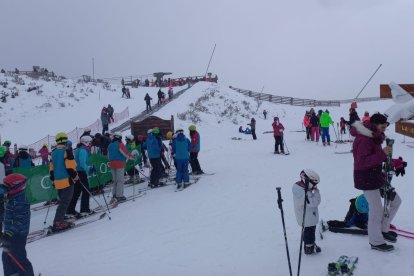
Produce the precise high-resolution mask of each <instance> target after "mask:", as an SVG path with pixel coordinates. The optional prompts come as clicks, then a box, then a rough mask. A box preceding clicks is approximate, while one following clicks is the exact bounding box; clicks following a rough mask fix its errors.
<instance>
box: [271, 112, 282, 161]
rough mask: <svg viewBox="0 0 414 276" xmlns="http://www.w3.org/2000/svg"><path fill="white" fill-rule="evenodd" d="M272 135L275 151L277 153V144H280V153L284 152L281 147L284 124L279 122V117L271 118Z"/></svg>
mask: <svg viewBox="0 0 414 276" xmlns="http://www.w3.org/2000/svg"><path fill="white" fill-rule="evenodd" d="M272 127H273V136H274V137H275V153H276V154H279V146H280V153H282V154H285V150H284V148H283V131H284V130H285V128H284V126H283V125H282V123H281V122H279V118H278V117H275V118H274V119H273V124H272Z"/></svg>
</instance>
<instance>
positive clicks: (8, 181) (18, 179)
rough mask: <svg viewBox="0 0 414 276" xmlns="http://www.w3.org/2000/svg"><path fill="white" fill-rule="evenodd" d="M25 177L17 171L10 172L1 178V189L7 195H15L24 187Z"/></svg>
mask: <svg viewBox="0 0 414 276" xmlns="http://www.w3.org/2000/svg"><path fill="white" fill-rule="evenodd" d="M26 182H27V178H26V177H25V176H24V175H22V174H19V173H12V174H9V175H8V176H6V177H5V178H4V179H3V184H2V186H3V189H4V192H5V193H8V194H9V195H15V194H17V193H18V192H20V191H22V190H24V188H26Z"/></svg>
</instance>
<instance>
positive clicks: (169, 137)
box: [165, 131, 173, 140]
mask: <svg viewBox="0 0 414 276" xmlns="http://www.w3.org/2000/svg"><path fill="white" fill-rule="evenodd" d="M165 137H166V138H167V140H171V139H172V138H173V133H172V131H168V132H167V135H166V136H165Z"/></svg>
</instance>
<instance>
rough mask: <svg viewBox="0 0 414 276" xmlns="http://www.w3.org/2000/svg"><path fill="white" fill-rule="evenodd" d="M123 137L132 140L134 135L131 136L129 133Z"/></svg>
mask: <svg viewBox="0 0 414 276" xmlns="http://www.w3.org/2000/svg"><path fill="white" fill-rule="evenodd" d="M125 139H126V140H128V141H134V136H132V135H131V134H128V135H126V136H125Z"/></svg>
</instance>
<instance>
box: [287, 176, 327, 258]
mask: <svg viewBox="0 0 414 276" xmlns="http://www.w3.org/2000/svg"><path fill="white" fill-rule="evenodd" d="M307 181H309V184H310V185H309V187H308V190H307V192H306V194H305V188H306V182H307ZM319 182H320V178H319V175H318V174H317V173H316V172H315V171H313V170H310V169H305V170H303V171H302V172H301V173H300V181H298V182H296V183H295V184H293V187H292V192H293V204H294V208H295V215H296V221H297V222H298V224H299V226H302V225H303V226H304V232H303V243H304V248H303V249H304V252H305V254H306V255H310V254H314V253H319V252H321V248H320V247H319V246H317V245H316V243H315V231H316V225H317V224H318V222H319V211H318V206H319V204H320V203H321V195H320V193H319V189H318V187H317V185H318V183H319ZM305 196H307V199H306V200H305ZM305 202H306V212H305V221H304V222H303V211H304V204H305Z"/></svg>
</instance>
